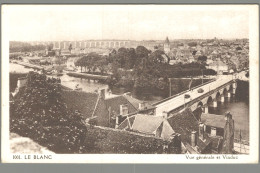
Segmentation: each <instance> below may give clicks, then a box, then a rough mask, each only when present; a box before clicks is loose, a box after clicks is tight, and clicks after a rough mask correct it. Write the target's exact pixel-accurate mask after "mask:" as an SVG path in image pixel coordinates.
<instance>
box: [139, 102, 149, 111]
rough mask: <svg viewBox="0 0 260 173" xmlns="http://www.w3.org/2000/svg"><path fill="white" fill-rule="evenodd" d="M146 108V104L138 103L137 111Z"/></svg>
mask: <svg viewBox="0 0 260 173" xmlns="http://www.w3.org/2000/svg"><path fill="white" fill-rule="evenodd" d="M146 108H147V103H146V102H141V103H139V110H144V109H146Z"/></svg>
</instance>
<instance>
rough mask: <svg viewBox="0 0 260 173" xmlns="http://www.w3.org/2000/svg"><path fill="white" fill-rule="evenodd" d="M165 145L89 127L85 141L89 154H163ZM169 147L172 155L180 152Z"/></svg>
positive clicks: (122, 132) (124, 133)
mask: <svg viewBox="0 0 260 173" xmlns="http://www.w3.org/2000/svg"><path fill="white" fill-rule="evenodd" d="M163 144H164V141H163V140H162V139H161V138H155V137H150V136H146V135H141V134H137V133H134V132H128V131H123V130H118V129H111V128H104V127H97V126H89V125H87V133H86V139H85V147H86V152H87V153H100V154H102V153H115V154H124V153H125V154H126V153H127V154H162V153H163ZM171 144H173V143H171ZM169 146H171V147H170V148H171V150H170V151H169V152H170V153H178V152H180V151H179V150H178V149H177V148H176V149H175V148H174V147H172V145H169Z"/></svg>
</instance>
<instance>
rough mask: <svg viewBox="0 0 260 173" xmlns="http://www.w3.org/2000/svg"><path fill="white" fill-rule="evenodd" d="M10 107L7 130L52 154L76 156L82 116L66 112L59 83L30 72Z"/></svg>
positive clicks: (80, 145) (84, 128)
mask: <svg viewBox="0 0 260 173" xmlns="http://www.w3.org/2000/svg"><path fill="white" fill-rule="evenodd" d="M27 78H28V79H27V84H26V86H25V88H23V89H22V90H21V91H19V95H18V96H17V97H15V98H14V103H11V105H10V131H11V132H14V133H17V134H19V135H21V136H25V137H29V138H31V139H33V140H35V141H36V142H38V143H39V144H40V145H43V146H45V147H47V148H48V149H50V150H52V151H54V152H56V153H80V152H83V151H84V148H83V147H82V142H83V141H84V138H85V137H84V136H85V133H86V127H85V124H84V123H83V118H82V115H81V114H79V113H77V112H72V111H69V110H67V105H66V104H65V103H63V102H62V99H61V86H60V81H59V80H57V79H54V78H52V79H50V78H48V79H47V77H46V76H45V75H40V74H37V73H34V72H30V73H29V74H28V76H27Z"/></svg>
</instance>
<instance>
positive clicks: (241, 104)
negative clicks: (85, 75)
mask: <svg viewBox="0 0 260 173" xmlns="http://www.w3.org/2000/svg"><path fill="white" fill-rule="evenodd" d="M31 70H32V69H28V68H24V67H23V66H21V65H18V64H12V63H11V64H10V72H17V73H27V72H29V71H31ZM60 79H61V83H62V84H63V85H64V86H67V87H70V88H74V87H75V86H76V85H77V84H79V87H81V88H82V90H83V91H86V92H95V91H96V90H100V89H106V91H109V90H111V92H112V93H111V94H112V95H113V94H115V95H119V94H123V93H125V92H131V94H132V96H133V97H134V98H137V99H139V100H146V101H148V102H150V103H153V102H157V101H159V100H161V99H163V98H165V97H166V96H167V94H161V95H160V94H158V93H153V92H150V93H144V92H140V91H139V92H138V91H136V90H134V89H127V88H119V87H113V88H109V86H108V85H106V84H102V83H98V82H95V81H93V80H88V79H81V78H75V77H71V76H68V75H63V76H61V77H60ZM243 90H248V88H243ZM238 93H243V92H238ZM238 96H239V95H236V96H233V97H232V98H230V99H226V100H225V103H218V107H217V108H210V109H209V113H212V114H219V115H224V114H225V112H227V111H229V112H230V113H231V114H232V115H233V119H234V120H235V138H239V134H240V131H241V136H242V139H243V140H249V103H248V101H247V99H241V98H239V97H238Z"/></svg>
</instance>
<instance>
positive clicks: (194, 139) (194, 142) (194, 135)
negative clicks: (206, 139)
mask: <svg viewBox="0 0 260 173" xmlns="http://www.w3.org/2000/svg"><path fill="white" fill-rule="evenodd" d="M196 145H197V132H196V131H192V132H191V146H192V147H196Z"/></svg>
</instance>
